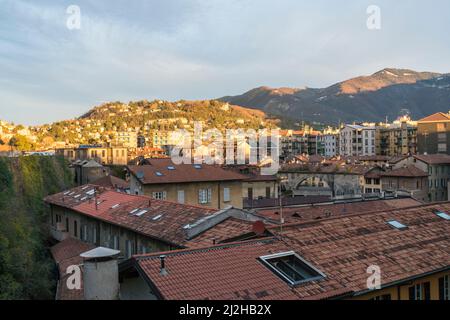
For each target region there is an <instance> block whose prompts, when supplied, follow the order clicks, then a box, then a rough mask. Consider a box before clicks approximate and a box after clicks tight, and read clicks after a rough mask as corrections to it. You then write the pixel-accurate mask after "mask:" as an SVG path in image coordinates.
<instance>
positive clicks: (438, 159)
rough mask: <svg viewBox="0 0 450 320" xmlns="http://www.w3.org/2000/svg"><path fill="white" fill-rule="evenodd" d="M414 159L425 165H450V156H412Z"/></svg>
mask: <svg viewBox="0 0 450 320" xmlns="http://www.w3.org/2000/svg"><path fill="white" fill-rule="evenodd" d="M413 157H414V158H416V159H418V160H420V161H422V162H425V163H427V164H431V165H433V164H450V155H447V154H421V155H414V156H413Z"/></svg>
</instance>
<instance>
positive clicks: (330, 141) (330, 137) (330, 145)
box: [322, 134, 339, 157]
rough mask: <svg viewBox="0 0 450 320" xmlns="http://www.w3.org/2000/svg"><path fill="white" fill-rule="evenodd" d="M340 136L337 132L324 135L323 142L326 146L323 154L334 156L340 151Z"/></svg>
mask: <svg viewBox="0 0 450 320" xmlns="http://www.w3.org/2000/svg"><path fill="white" fill-rule="evenodd" d="M338 137H339V136H338V135H336V134H324V135H322V143H323V147H324V153H323V155H324V156H325V157H334V156H336V155H337V154H338V152H339V138H338Z"/></svg>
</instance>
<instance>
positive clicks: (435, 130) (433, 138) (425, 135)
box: [417, 112, 450, 154]
mask: <svg viewBox="0 0 450 320" xmlns="http://www.w3.org/2000/svg"><path fill="white" fill-rule="evenodd" d="M417 128H418V129H417V152H418V153H419V154H450V115H449V114H448V113H443V112H439V113H435V114H433V115H431V116H428V117H426V118H424V119H421V120H419V121H418V122H417Z"/></svg>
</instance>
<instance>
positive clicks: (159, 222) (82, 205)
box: [45, 185, 216, 246]
mask: <svg viewBox="0 0 450 320" xmlns="http://www.w3.org/2000/svg"><path fill="white" fill-rule="evenodd" d="M86 187H87V188H86ZM82 188H85V189H84V190H81V189H82ZM93 189H94V186H93V185H87V186H84V187H77V188H74V189H72V190H70V192H75V193H74V194H73V195H71V196H69V195H64V193H67V191H66V192H64V193H58V194H55V195H51V196H48V197H46V198H45V201H46V202H47V203H51V204H55V205H58V206H62V207H66V208H70V209H71V210H74V211H76V212H78V213H80V214H83V215H85V216H89V217H92V218H95V219H99V220H102V221H105V222H108V223H111V224H114V225H118V226H121V227H123V228H126V229H129V230H132V231H134V232H137V233H140V234H143V235H145V236H148V237H151V238H155V239H158V240H160V241H163V242H166V243H168V244H171V245H175V246H183V244H184V242H185V241H186V240H187V239H186V232H185V229H184V228H183V227H184V226H186V225H188V224H192V223H195V222H197V221H199V220H200V219H202V218H205V217H207V216H211V215H213V214H214V213H215V212H216V210H213V209H207V208H203V207H197V206H192V205H185V204H179V203H173V202H168V201H161V200H155V199H151V198H150V197H147V196H135V195H129V194H125V193H120V192H115V191H111V190H106V189H104V188H100V189H98V193H97V196H96V199H97V203H98V205H96V202H95V200H94V199H95V198H94V197H93V196H92V197H90V198H89V199H84V197H86V196H87V195H86V192H89V191H90V190H93ZM78 194H80V196H78V198H77V199H74V198H73V197H74V196H77V195H78ZM83 199H84V200H83ZM115 205H119V206H117V207H115ZM134 209H140V210H147V211H146V212H145V213H144V214H142V215H141V216H136V215H134V214H131V213H130V212H131V211H132V210H134ZM135 213H137V212H135ZM158 216H160V217H159V218H158V219H155V218H157V217H158Z"/></svg>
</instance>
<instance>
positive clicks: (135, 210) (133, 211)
mask: <svg viewBox="0 0 450 320" xmlns="http://www.w3.org/2000/svg"><path fill="white" fill-rule="evenodd" d="M138 211H139V209H133V210H131V211H130V213H131V214H133V213H136V212H138Z"/></svg>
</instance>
